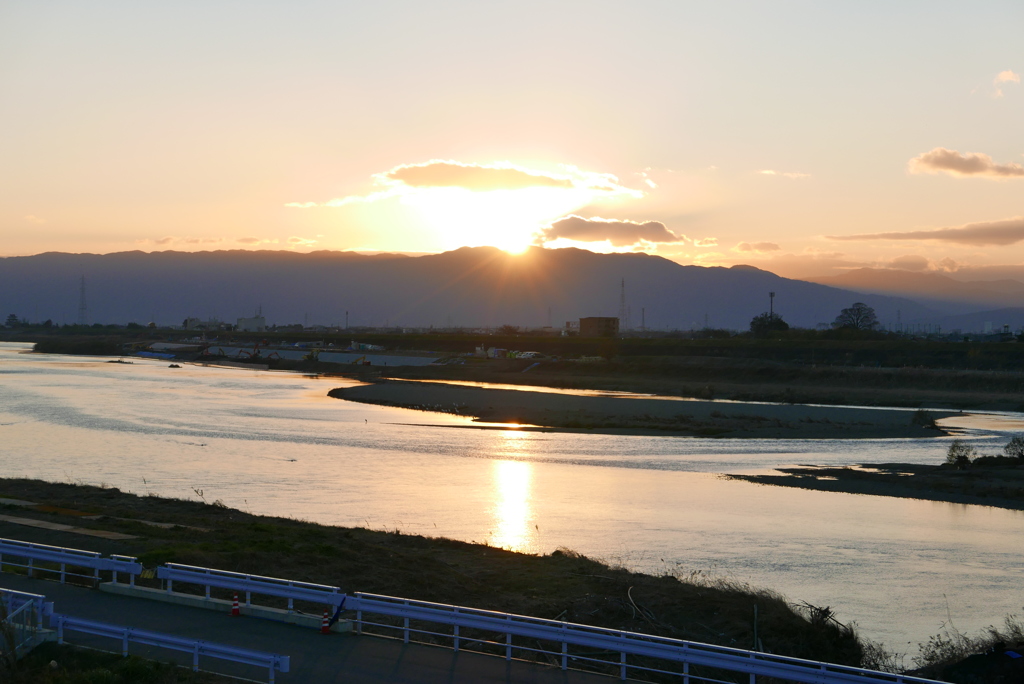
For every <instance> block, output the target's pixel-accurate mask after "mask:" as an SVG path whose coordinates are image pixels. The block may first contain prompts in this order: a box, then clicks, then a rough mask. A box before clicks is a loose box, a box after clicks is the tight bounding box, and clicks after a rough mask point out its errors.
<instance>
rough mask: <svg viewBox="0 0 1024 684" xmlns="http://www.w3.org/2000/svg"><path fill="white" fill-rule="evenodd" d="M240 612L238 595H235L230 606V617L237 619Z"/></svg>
mask: <svg viewBox="0 0 1024 684" xmlns="http://www.w3.org/2000/svg"><path fill="white" fill-rule="evenodd" d="M241 614H242V611H240V610H239V609H238V594H235V601H234V603H232V604H231V617H238V616H239V615H241Z"/></svg>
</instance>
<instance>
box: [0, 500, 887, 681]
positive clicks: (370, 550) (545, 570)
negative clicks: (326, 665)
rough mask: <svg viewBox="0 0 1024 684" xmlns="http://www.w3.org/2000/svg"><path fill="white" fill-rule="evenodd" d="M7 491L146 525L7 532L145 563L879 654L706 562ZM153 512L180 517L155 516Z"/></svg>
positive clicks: (834, 653) (833, 653)
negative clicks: (652, 570)
mask: <svg viewBox="0 0 1024 684" xmlns="http://www.w3.org/2000/svg"><path fill="white" fill-rule="evenodd" d="M200 494H201V491H199V492H197V496H199V495H200ZM0 497H16V498H18V499H22V500H28V501H32V502H37V503H39V504H43V505H39V506H36V507H24V506H5V507H2V508H4V509H5V510H4V512H5V513H8V514H11V515H17V516H22V517H33V518H39V519H48V520H60V521H62V522H73V523H74V524H75V525H77V526H80V527H90V528H100V529H107V530H113V531H117V532H124V533H128V534H133V535H138V538H137V539H134V540H127V541H112V540H105V539H99V538H89V539H87V540H86V541H83V538H82V537H80V536H75V535H72V534H69V533H65V532H56V531H49V530H42V529H37V528H29V527H19V526H15V525H12V524H9V523H0V536H7V537H14V538H17V539H23V540H27V541H36V542H40V543H48V544H58V545H63V546H72V547H75V546H78V547H81V546H85V547H87V548H90V549H94V550H97V551H101V552H104V553H118V554H127V555H134V556H137V557H138V558H139V559H140V560H141V561H142V563H143V564H144V565H145V566H147V567H153V566H155V565H158V564H160V563H163V562H167V561H174V562H179V563H188V564H194V565H200V566H207V567H215V568H221V569H225V570H231V571H237V572H249V573H254V574H263V575H270V576H276V577H288V578H290V579H296V580H303V581H310V582H317V583H324V584H330V585H336V586H340V587H342V589H343V590H345V591H349V592H351V591H365V592H373V593H382V594H390V595H396V596H407V597H410V598H416V599H421V600H427V601H436V602H440V603H453V604H458V605H466V606H473V607H477V608H485V609H491V610H498V611H503V612H511V613H518V614H524V615H533V616H538V617H544V618H550V619H558V620H567V621H570V622H580V623H585V624H592V625H599V626H603V627H609V628H613V629H622V630H629V631H638V632H647V633H653V634H660V635H663V636H668V637H673V638H679V639H690V640H695V641H702V642H709V643H715V644H721V645H726V646H733V647H738V648H751V647H754V646H757V647H758V648H761V649H763V650H766V651H769V652H772V653H777V654H785V655H791V656H797V657H802V658H810V659H820V660H827V661H831V662H836V663H845V664H849V665H860V664H865V663H866V662H867V664H871V662H870V658H872V657H873V654H874V653H875V651H874V650H873V649H872V648H871V647H869V646H867V645H866V643H865V642H864V641H863V640H862V639H860V638H859V637H858V635H857V632H856V630H855V629H854V628H853V627H852V626H849V625H844V624H841V623H840V622H839V621H838V620H837V619H836V616H835V615H834V614H833V613H832V611H831V610H829V609H828V608H823V607H814V606H809V605H806V604H794V603H791V602H789V601H787V600H786V599H785V598H784V597H782V596H780V595H778V594H776V593H774V592H771V591H769V590H763V589H756V588H752V587H749V586H747V585H744V584H739V583H734V582H729V581H725V580H721V579H717V578H713V577H710V576H708V575H706V574H704V573H701V572H685V573H666V574H664V575H662V576H654V575H647V574H641V573H635V572H630V571H629V570H626V569H623V568H620V567H612V566H609V565H607V564H604V563H601V562H599V561H596V560H592V559H589V558H586V557H584V556H582V555H580V554H578V553H575V552H573V551H570V550H567V549H560V550H557V551H555V552H553V553H551V554H547V555H529V554H522V553H514V552H511V551H506V550H503V549H500V548H495V547H492V546H488V545H486V544H474V543H466V542H460V541H455V540H451V539H445V538H427V537H422V536H418V535H407V534H402V533H401V532H400V531H399V530H371V529H367V528H360V527H356V528H345V527H332V526H325V525H318V524H314V523H310V522H303V521H300V520H293V519H288V518H273V517H265V516H259V515H253V514H250V513H247V512H244V511H240V510H235V509H231V508H227V507H225V506H223V505H222V504H220V503H219V502H212V503H206V502H203V501H188V500H181V499H168V498H161V497H157V496H148V495H144V496H138V495H135V494H130V493H127V492H121V491H119V490H117V489H114V488H104V487H93V486H86V485H81V484H59V483H47V482H40V481H36V480H0ZM86 515H87V516H88V518H86V517H85V516H86ZM93 516H102V517H100V518H98V519H94V518H93ZM144 521H150V522H173V523H175V524H176V526H175V527H171V528H161V527H153V526H151V525H148V524H146V522H144ZM143 582H145V580H143ZM755 606H756V607H757V608H756V615H757V617H756V620H757V624H756V627H755V624H754V620H755ZM755 629H756V634H757V643H756V644H755ZM33 681H35V680H33ZM38 681H50V680H38ZM53 681H60V680H53ZM69 681H70V680H69ZM111 681H113V680H111Z"/></svg>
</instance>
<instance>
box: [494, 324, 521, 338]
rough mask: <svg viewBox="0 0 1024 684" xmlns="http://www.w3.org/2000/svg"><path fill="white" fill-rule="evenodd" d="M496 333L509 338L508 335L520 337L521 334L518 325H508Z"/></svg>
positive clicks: (501, 327)
mask: <svg viewBox="0 0 1024 684" xmlns="http://www.w3.org/2000/svg"><path fill="white" fill-rule="evenodd" d="M496 332H497V333H498V334H499V335H505V336H508V335H518V334H519V326H518V325H507V324H506V325H503V326H500V327H499V328H498V330H497V331H496Z"/></svg>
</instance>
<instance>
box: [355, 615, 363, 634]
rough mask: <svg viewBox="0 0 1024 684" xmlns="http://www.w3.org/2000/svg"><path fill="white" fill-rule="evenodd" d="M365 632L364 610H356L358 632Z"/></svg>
mask: <svg viewBox="0 0 1024 684" xmlns="http://www.w3.org/2000/svg"><path fill="white" fill-rule="evenodd" d="M362 633H363V611H362V610H357V611H356V634H362Z"/></svg>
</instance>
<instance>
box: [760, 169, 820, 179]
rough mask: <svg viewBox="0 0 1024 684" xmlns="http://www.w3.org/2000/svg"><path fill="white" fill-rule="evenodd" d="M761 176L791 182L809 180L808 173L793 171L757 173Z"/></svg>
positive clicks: (770, 170)
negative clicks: (781, 178)
mask: <svg viewBox="0 0 1024 684" xmlns="http://www.w3.org/2000/svg"><path fill="white" fill-rule="evenodd" d="M758 173H759V174H761V175H762V176H782V177H783V178H792V179H793V180H800V179H802V178H810V177H811V174H809V173H796V172H795V171H776V170H775V169H763V170H761V171H758Z"/></svg>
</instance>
